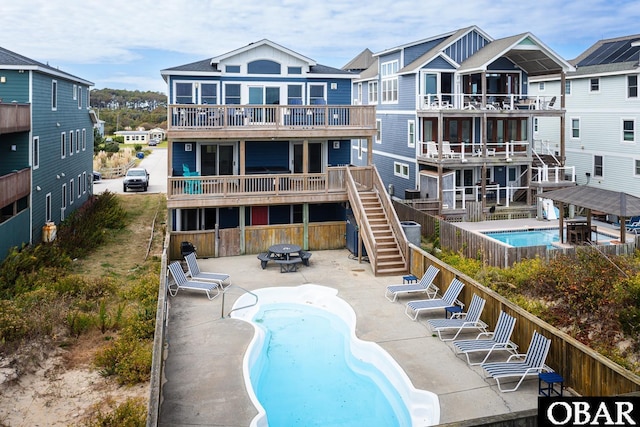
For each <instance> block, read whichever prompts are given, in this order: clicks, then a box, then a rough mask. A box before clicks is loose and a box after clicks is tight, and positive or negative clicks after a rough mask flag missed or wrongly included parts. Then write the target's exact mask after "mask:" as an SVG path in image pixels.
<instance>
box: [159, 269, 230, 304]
mask: <svg viewBox="0 0 640 427" xmlns="http://www.w3.org/2000/svg"><path fill="white" fill-rule="evenodd" d="M169 273H171V276H172V277H173V282H171V281H169V280H167V289H168V290H169V294H170V295H171V296H172V297H175V296H176V295H177V294H178V291H179V290H180V289H189V290H192V291H204V292H206V294H207V298H209V299H210V300H211V299H214V298H215V297H217V296H218V295H219V294H220V288H222V285H220V284H219V283H217V282H204V281H200V280H189V279H188V278H187V275H186V274H185V272H184V270H182V266H181V265H180V262H178V261H174V262H172V263H171V264H169ZM213 291H217V292H216V293H215V294H213Z"/></svg>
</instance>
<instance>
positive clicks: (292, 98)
mask: <svg viewBox="0 0 640 427" xmlns="http://www.w3.org/2000/svg"><path fill="white" fill-rule="evenodd" d="M287 104H288V105H302V85H288V86H287Z"/></svg>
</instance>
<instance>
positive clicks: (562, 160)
mask: <svg viewBox="0 0 640 427" xmlns="http://www.w3.org/2000/svg"><path fill="white" fill-rule="evenodd" d="M565 84H566V74H565V72H564V71H563V72H562V73H560V108H562V111H563V113H562V115H560V165H561V166H564V165H565V157H564V156H565V147H564V143H565V135H564V134H565V132H564V123H565V114H566V113H565V112H564V101H565V89H564V88H565Z"/></svg>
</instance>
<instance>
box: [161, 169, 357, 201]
mask: <svg viewBox="0 0 640 427" xmlns="http://www.w3.org/2000/svg"><path fill="white" fill-rule="evenodd" d="M344 174H345V167H344V166H336V167H330V168H328V169H327V172H326V173H310V174H266V175H217V176H188V177H186V176H181V177H169V185H168V188H167V196H168V197H169V198H171V197H193V196H208V197H223V198H225V197H238V196H252V195H253V196H277V195H284V194H298V193H305V194H311V193H316V194H322V193H330V192H344V191H346V187H345V179H344Z"/></svg>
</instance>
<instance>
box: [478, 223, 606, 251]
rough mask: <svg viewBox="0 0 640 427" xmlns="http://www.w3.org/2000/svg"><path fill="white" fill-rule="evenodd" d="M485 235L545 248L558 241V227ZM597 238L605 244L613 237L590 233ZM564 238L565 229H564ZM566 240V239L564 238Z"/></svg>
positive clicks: (549, 247)
mask: <svg viewBox="0 0 640 427" xmlns="http://www.w3.org/2000/svg"><path fill="white" fill-rule="evenodd" d="M482 234H484V235H485V236H487V237H490V238H492V239H496V240H498V241H500V242H502V243H506V244H507V245H510V246H515V247H524V246H543V245H546V246H547V249H555V248H556V246H554V245H553V244H554V243H559V242H560V237H559V233H558V228H544V229H535V230H512V231H489V232H483V233H482ZM596 238H597V240H598V243H599V244H607V242H608V241H610V240H613V239H615V237H612V236H609V235H607V234H603V233H593V232H592V233H591V239H592V240H593V241H595V240H596ZM565 239H566V231H565ZM565 241H566V240H565Z"/></svg>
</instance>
